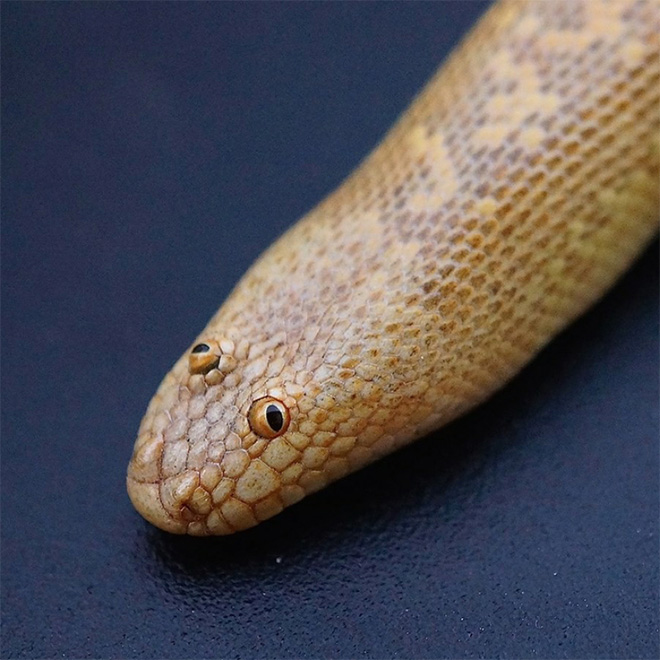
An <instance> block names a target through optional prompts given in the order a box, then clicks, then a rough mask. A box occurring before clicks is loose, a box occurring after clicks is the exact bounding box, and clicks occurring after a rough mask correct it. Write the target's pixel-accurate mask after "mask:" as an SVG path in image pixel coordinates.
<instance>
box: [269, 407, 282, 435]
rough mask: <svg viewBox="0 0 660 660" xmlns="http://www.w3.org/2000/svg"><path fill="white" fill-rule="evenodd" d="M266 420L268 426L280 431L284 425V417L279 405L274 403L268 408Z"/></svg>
mask: <svg viewBox="0 0 660 660" xmlns="http://www.w3.org/2000/svg"><path fill="white" fill-rule="evenodd" d="M266 421H267V422H268V426H270V428H271V429H273V431H276V432H277V431H279V430H280V429H281V428H282V426H283V425H284V417H282V412H281V411H280V409H279V408H278V407H277V406H274V405H273V404H272V403H271V404H270V405H269V406H268V408H266Z"/></svg>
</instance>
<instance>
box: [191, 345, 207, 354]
mask: <svg viewBox="0 0 660 660" xmlns="http://www.w3.org/2000/svg"><path fill="white" fill-rule="evenodd" d="M210 350H211V347H210V346H209V345H208V344H197V346H195V348H193V349H192V352H193V353H208V352H209V351H210Z"/></svg>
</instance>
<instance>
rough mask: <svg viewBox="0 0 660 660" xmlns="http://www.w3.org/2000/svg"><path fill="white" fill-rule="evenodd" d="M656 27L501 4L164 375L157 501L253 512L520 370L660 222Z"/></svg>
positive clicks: (158, 415)
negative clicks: (359, 162)
mask: <svg viewBox="0 0 660 660" xmlns="http://www.w3.org/2000/svg"><path fill="white" fill-rule="evenodd" d="M659 40H660V4H659V3H658V2H657V0H613V1H610V2H608V1H607V0H554V1H553V2H547V1H538V0H502V1H500V2H498V3H495V4H494V5H492V6H491V7H489V8H488V9H487V11H486V12H485V14H484V15H483V16H482V18H481V20H480V21H479V22H478V23H477V24H476V26H474V27H473V28H472V30H471V31H470V32H469V33H468V34H467V35H466V36H465V38H464V39H463V40H462V42H461V43H460V44H459V45H458V47H457V48H456V49H455V50H454V51H453V52H452V53H451V54H450V56H449V58H448V59H447V61H446V62H445V63H444V65H442V66H441V67H440V69H439V70H438V71H437V72H436V73H435V75H434V76H433V77H432V78H431V80H430V81H429V82H428V84H427V85H426V87H425V88H424V89H423V90H422V91H421V92H420V93H419V94H418V95H417V97H416V98H415V99H414V100H413V102H412V104H411V106H410V107H409V108H408V110H407V111H405V112H404V113H403V114H402V115H401V117H400V118H399V119H398V120H397V121H396V123H395V124H394V126H393V127H392V128H391V129H390V130H389V132H388V133H387V134H386V136H385V137H384V139H383V140H382V142H380V144H379V145H378V146H377V147H376V148H375V150H374V151H373V152H372V153H371V154H370V155H369V156H367V157H366V158H365V159H364V161H363V162H362V163H361V164H360V165H359V166H358V167H357V169H356V170H355V171H354V172H353V173H352V174H351V175H350V176H349V177H348V178H347V179H346V180H345V181H344V182H343V183H342V184H341V185H340V186H339V187H338V188H337V190H335V191H334V192H333V193H331V194H330V195H329V196H327V197H326V198H325V199H324V200H322V201H321V202H320V203H319V204H318V205H317V206H316V207H315V208H313V209H312V210H311V211H310V212H308V213H307V214H306V215H305V216H304V217H303V218H302V219H301V220H299V221H298V223H296V224H294V225H293V226H292V227H291V228H290V229H289V230H288V231H286V232H285V233H284V234H283V235H282V236H281V237H280V238H279V239H278V240H276V241H275V243H274V244H273V245H271V246H270V247H269V248H268V249H267V250H266V251H265V252H264V253H263V254H262V255H261V256H260V257H259V259H258V260H257V261H256V262H255V263H254V264H253V265H252V266H251V267H250V268H249V269H248V271H247V272H246V274H245V275H244V276H243V277H242V278H241V279H240V281H239V282H238V284H237V285H236V286H235V287H234V289H233V291H232V292H231V294H230V295H229V297H228V298H227V299H226V301H225V302H224V303H223V304H222V305H221V306H220V308H219V310H218V311H217V312H216V313H215V315H214V316H213V317H212V318H211V320H210V321H209V323H208V325H207V326H206V327H205V328H204V329H203V330H202V331H201V333H199V334H198V335H197V336H196V337H195V339H194V340H193V341H192V343H191V344H190V346H189V348H188V349H187V350H186V352H185V353H184V354H183V355H182V356H181V357H180V359H179V360H178V361H177V362H176V363H175V364H174V366H173V367H172V369H171V370H170V372H169V373H168V374H167V375H166V376H165V378H164V380H163V381H162V383H161V385H160V387H159V388H158V390H157V392H156V394H155V395H154V397H153V398H152V400H151V402H150V404H149V406H148V408H147V411H146V413H145V415H144V418H143V420H142V423H141V425H140V428H139V431H138V437H137V440H136V441H135V445H134V449H133V454H132V457H131V459H130V462H129V466H128V473H127V489H128V494H129V497H130V499H131V501H132V503H133V505H134V507H135V508H136V509H137V511H138V512H139V513H140V514H141V515H142V516H143V517H144V518H145V519H146V520H147V521H149V522H150V523H152V524H153V525H155V526H157V527H159V528H160V529H162V530H165V531H167V532H172V533H175V534H190V535H193V536H210V535H226V534H231V533H234V532H237V531H241V530H245V529H248V528H251V527H253V526H255V525H256V524H258V523H259V522H261V521H264V520H267V519H269V518H271V517H272V516H274V515H276V514H277V513H279V512H280V511H282V510H283V509H284V508H286V507H288V506H290V505H292V504H294V503H296V502H298V501H300V500H301V499H302V498H304V497H305V496H306V495H310V494H311V493H314V492H316V491H318V490H319V489H321V488H323V487H325V486H327V485H328V484H330V483H332V482H334V481H336V480H337V479H339V478H341V477H343V476H345V475H347V474H349V473H352V472H354V471H355V470H357V469H359V468H361V467H363V466H365V465H368V464H369V463H371V462H373V461H375V460H377V459H379V458H380V457H382V456H385V455H387V454H390V453H391V452H393V451H395V450H396V449H398V448H400V447H402V446H404V445H407V444H409V443H410V442H412V441H413V440H415V439H418V438H420V437H422V436H425V435H427V434H429V433H430V432H431V431H433V430H435V429H438V428H439V427H441V426H443V425H444V424H447V423H448V422H450V421H451V420H453V419H455V418H457V417H458V416H460V415H462V414H463V413H465V412H466V411H468V410H470V409H472V408H474V407H475V406H476V405H478V404H479V403H480V402H482V401H484V400H485V399H487V398H488V397H490V396H491V395H492V394H493V393H494V392H495V391H496V390H498V389H500V388H501V387H503V386H504V385H505V384H506V383H507V382H508V381H509V380H510V379H511V378H512V377H513V376H514V375H515V374H517V373H518V372H519V371H520V370H521V369H522V368H523V367H524V365H525V364H526V363H528V362H529V361H530V360H531V359H532V358H533V357H534V356H535V355H536V354H537V353H538V352H539V351H540V350H541V349H542V348H543V347H544V346H545V345H546V344H547V343H548V342H549V341H550V340H551V339H552V338H553V337H555V336H556V335H557V333H559V332H560V331H561V330H562V329H563V328H564V327H566V326H567V325H568V324H569V323H571V321H573V320H574V319H575V318H577V317H578V316H579V315H581V314H582V313H584V312H585V311H586V310H587V309H588V308H589V307H590V306H591V305H592V304H593V303H594V302H595V301H597V300H598V299H599V298H601V297H602V296H603V295H604V294H605V292H606V291H607V290H608V289H609V288H610V287H611V286H612V285H613V284H614V282H615V281H616V280H617V278H618V277H619V276H620V275H621V274H622V273H623V272H624V271H625V270H626V269H627V268H628V267H629V266H630V265H631V263H632V262H633V261H634V260H635V259H636V257H637V256H638V255H639V254H640V253H641V251H642V250H643V249H644V248H645V246H646V245H647V244H648V243H649V242H650V241H651V240H652V238H653V237H654V235H655V234H656V233H657V230H658V217H659V210H660V209H659V200H660V191H659V185H658V182H659V176H660V42H659ZM393 487H396V485H395V484H393Z"/></svg>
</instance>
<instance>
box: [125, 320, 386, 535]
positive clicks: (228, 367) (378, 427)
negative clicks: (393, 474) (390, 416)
mask: <svg viewBox="0 0 660 660" xmlns="http://www.w3.org/2000/svg"><path fill="white" fill-rule="evenodd" d="M212 326H213V324H211V325H210V326H209V327H212ZM259 339H260V341H255V342H248V341H246V340H244V339H242V338H241V334H240V333H239V332H238V331H237V330H235V329H231V328H230V329H229V330H227V331H225V332H223V333H222V334H220V333H212V332H208V331H206V332H205V333H204V334H202V335H201V336H200V337H199V338H198V339H197V340H196V341H195V342H194V343H193V344H192V346H191V347H190V349H189V350H188V351H187V352H186V353H185V354H184V355H183V356H182V357H181V358H180V359H179V361H178V362H177V363H176V364H175V366H174V367H173V369H172V370H171V371H170V373H169V374H168V375H167V376H166V377H165V379H164V380H163V382H162V383H161V385H160V387H159V389H158V391H157V392H156V394H155V396H154V397H153V399H152V401H151V403H150V405H149V408H148V410H147V413H146V415H145V417H144V419H143V421H142V424H141V426H140V429H139V433H138V438H137V441H136V443H135V447H134V451H133V455H132V458H131V461H130V464H129V468H128V477H127V487H128V493H129V496H130V498H131V500H132V502H133V505H134V506H135V508H136V509H137V510H138V511H139V512H140V513H141V514H142V516H143V517H144V518H146V519H147V520H148V521H149V522H151V523H153V524H154V525H156V526H157V527H160V528H161V529H164V530H166V531H169V532H174V533H180V534H184V533H187V534H193V535H203V536H205V535H222V534H230V533H232V532H235V531H239V530H243V529H246V528H249V527H252V526H253V525H256V524H257V523H258V522H260V521H262V520H265V519H267V518H270V517H271V516H273V515H275V514H276V513H278V512H280V511H281V510H282V509H283V508H284V507H286V506H288V505H290V504H293V503H294V502H297V501H299V500H300V499H302V498H303V497H304V496H305V495H308V494H310V493H312V492H314V491H316V490H318V489H320V488H322V487H323V486H325V485H326V484H327V483H329V482H330V481H334V480H335V479H337V478H339V477H341V476H343V475H345V474H347V473H348V472H350V471H352V470H354V469H357V468H358V467H361V466H362V465H364V464H365V463H367V462H369V461H370V460H373V459H374V458H375V457H376V455H377V454H375V453H374V452H375V451H376V449H375V448H374V452H372V451H371V450H370V449H369V446H368V443H369V442H371V443H373V442H374V441H375V440H376V439H380V440H381V441H382V440H383V439H385V440H387V434H386V433H385V432H384V430H383V427H382V421H383V420H384V419H385V417H386V415H384V414H383V411H380V413H379V414H376V415H375V416H372V413H374V412H376V411H377V409H378V402H379V399H380V394H381V390H380V389H379V388H378V386H377V385H375V384H374V383H367V382H366V379H365V376H366V375H367V374H363V375H362V377H361V376H359V375H358V374H357V373H356V371H355V369H354V368H348V367H347V366H344V367H342V366H340V365H339V364H336V365H333V364H330V363H329V362H328V354H327V345H326V342H325V341H321V342H318V341H315V339H317V337H316V336H315V331H314V330H313V329H309V328H308V329H307V330H306V336H300V337H299V338H298V339H297V340H296V341H290V340H289V341H287V336H286V333H284V332H280V333H276V334H275V335H273V336H270V337H265V336H264V337H260V338H259ZM356 401H357V405H356ZM370 402H371V403H370ZM348 410H352V411H354V412H351V413H350V414H349V413H348V412H347V411H348ZM370 417H373V419H372V424H371V425H370V424H369V419H370ZM359 434H361V436H362V438H361V439H363V440H364V445H363V446H362V447H356V443H357V440H358V435H359Z"/></svg>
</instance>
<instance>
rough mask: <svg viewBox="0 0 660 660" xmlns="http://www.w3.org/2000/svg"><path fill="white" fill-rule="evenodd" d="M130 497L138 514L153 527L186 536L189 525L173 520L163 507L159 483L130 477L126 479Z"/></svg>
mask: <svg viewBox="0 0 660 660" xmlns="http://www.w3.org/2000/svg"><path fill="white" fill-rule="evenodd" d="M126 489H127V490H128V496H129V497H130V499H131V502H132V503H133V506H134V507H135V508H136V510H137V511H138V513H139V514H140V515H141V516H142V517H143V518H144V519H145V520H147V521H148V522H150V523H151V524H152V525H155V526H156V527H158V528H159V529H162V530H163V531H165V532H170V533H172V534H185V533H186V530H187V527H188V526H187V524H186V523H185V522H184V521H182V520H176V519H175V518H173V517H172V516H171V515H170V514H169V513H168V512H167V511H166V510H165V507H164V506H163V503H162V502H161V499H160V493H159V490H158V489H159V486H158V484H157V483H148V482H143V481H137V480H136V479H134V478H132V477H131V476H130V475H129V476H128V477H127V478H126Z"/></svg>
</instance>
